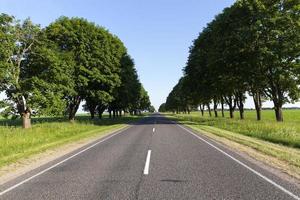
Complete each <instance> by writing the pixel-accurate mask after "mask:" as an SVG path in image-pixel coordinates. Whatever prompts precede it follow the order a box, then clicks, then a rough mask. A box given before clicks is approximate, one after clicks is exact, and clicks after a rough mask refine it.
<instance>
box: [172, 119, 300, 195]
mask: <svg viewBox="0 0 300 200" xmlns="http://www.w3.org/2000/svg"><path fill="white" fill-rule="evenodd" d="M175 124H176V125H177V126H179V127H180V128H182V129H183V130H185V131H187V132H188V133H190V134H192V135H193V136H195V137H197V138H198V139H200V140H202V141H203V142H205V143H206V144H208V145H209V146H211V147H213V148H214V149H216V150H217V151H219V152H221V153H222V154H224V155H225V156H227V157H229V158H231V159H232V160H234V161H235V162H237V163H238V164H240V165H242V166H243V167H245V168H247V169H248V170H250V171H251V172H253V173H254V174H256V175H257V176H259V177H261V178H262V179H264V180H265V181H267V182H269V183H270V184H272V185H273V186H275V187H276V188H278V189H280V190H281V191H283V192H284V193H286V194H288V195H289V196H291V197H293V198H294V199H297V200H300V197H299V196H297V195H295V194H293V193H292V192H291V191H289V190H287V189H285V188H284V187H282V186H281V185H279V184H277V183H275V182H274V181H272V180H271V179H269V178H268V177H266V176H264V175H262V174H261V173H259V172H258V171H256V170H255V169H252V168H251V167H249V166H248V165H246V164H245V163H243V162H241V161H239V160H238V159H236V158H234V157H233V156H231V155H229V154H228V153H226V152H225V151H223V150H222V149H220V148H218V147H216V146H215V145H213V144H212V143H210V142H208V141H207V140H205V139H203V138H202V137H200V136H199V135H197V134H195V133H193V132H192V131H190V130H188V129H187V128H185V127H183V126H182V125H179V124H177V123H176V122H175Z"/></svg>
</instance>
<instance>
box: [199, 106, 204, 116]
mask: <svg viewBox="0 0 300 200" xmlns="http://www.w3.org/2000/svg"><path fill="white" fill-rule="evenodd" d="M200 111H201V115H202V117H203V116H204V105H201V104H200Z"/></svg>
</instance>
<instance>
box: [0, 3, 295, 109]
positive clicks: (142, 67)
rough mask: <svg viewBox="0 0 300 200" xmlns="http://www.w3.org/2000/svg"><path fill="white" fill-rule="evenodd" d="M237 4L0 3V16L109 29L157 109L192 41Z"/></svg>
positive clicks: (174, 82) (179, 75)
mask: <svg viewBox="0 0 300 200" xmlns="http://www.w3.org/2000/svg"><path fill="white" fill-rule="evenodd" d="M234 2H235V0H210V1H207V0H151V1H146V0H126V1H125V0H84V1H82V0H72V1H71V0H42V1H41V0H0V12H1V13H7V14H10V15H14V16H15V17H16V18H17V19H21V20H23V19H25V18H27V17H30V18H31V20H32V21H33V22H34V23H37V24H41V26H42V27H45V26H47V25H48V24H49V23H51V22H53V21H55V20H56V19H57V18H58V17H60V16H68V17H83V18H86V19H87V20H89V21H91V22H94V23H96V24H98V25H100V26H103V27H105V28H107V29H108V30H109V31H110V32H111V33H113V34H115V35H117V36H118V37H119V38H120V39H121V40H122V41H123V42H124V44H125V46H126V47H127V49H128V52H129V54H130V55H131V56H132V57H133V58H134V60H135V64H136V68H137V71H138V74H139V77H140V80H141V82H142V83H143V85H144V87H145V89H146V90H147V91H148V93H149V96H150V99H151V102H152V104H153V105H154V106H155V107H156V108H158V107H159V105H160V104H161V103H163V102H164V101H165V99H166V97H167V95H168V94H169V92H170V91H171V89H172V88H173V86H174V85H175V84H176V83H177V81H178V80H179V78H180V77H181V76H182V68H183V67H184V66H185V63H186V61H187V57H188V51H189V47H190V46H191V44H192V41H193V40H194V39H195V38H196V37H197V36H198V34H199V32H200V31H201V30H202V29H203V28H204V27H205V26H206V24H207V23H209V22H210V21H211V20H213V18H214V16H215V15H217V14H218V13H220V12H221V11H222V10H223V9H224V8H225V7H228V6H230V5H232V4H233V3H234ZM2 97H3V94H2ZM266 106H272V104H270V103H267V104H266ZM298 106H300V105H298ZM246 107H253V104H252V102H251V101H249V100H247V101H246Z"/></svg>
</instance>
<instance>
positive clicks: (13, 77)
mask: <svg viewBox="0 0 300 200" xmlns="http://www.w3.org/2000/svg"><path fill="white" fill-rule="evenodd" d="M0 18H1V20H0V23H1V43H3V44H1V47H0V49H1V50H0V51H1V68H0V70H1V72H0V76H1V79H0V80H1V86H0V91H5V94H6V97H7V98H6V99H5V100H4V101H2V103H1V104H2V105H4V107H5V110H4V113H5V114H6V115H14V116H16V115H17V114H18V115H20V116H21V117H22V119H23V127H24V128H29V127H30V126H31V123H30V115H31V105H30V104H29V102H28V99H29V98H30V96H31V94H30V92H29V91H28V90H27V88H26V84H25V82H26V77H23V74H24V67H23V63H24V61H26V60H27V58H28V56H29V55H30V53H32V48H33V46H34V45H35V44H36V43H37V38H38V35H39V33H40V28H39V26H38V25H35V24H33V23H32V22H31V21H30V20H29V19H26V20H24V21H23V22H20V21H17V20H15V19H14V17H11V16H8V15H5V14H2V15H1V16H0ZM2 45H3V46H2Z"/></svg>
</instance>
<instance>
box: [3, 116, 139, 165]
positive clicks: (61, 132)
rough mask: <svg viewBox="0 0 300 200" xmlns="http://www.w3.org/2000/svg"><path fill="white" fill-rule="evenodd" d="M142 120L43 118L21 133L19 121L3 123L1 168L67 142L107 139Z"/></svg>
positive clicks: (130, 118) (85, 117)
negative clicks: (111, 133)
mask: <svg viewBox="0 0 300 200" xmlns="http://www.w3.org/2000/svg"><path fill="white" fill-rule="evenodd" d="M141 117H142V116H134V117H131V116H127V117H122V118H116V119H108V118H104V119H102V120H90V119H89V117H88V116H77V120H76V121H75V122H73V123H71V122H68V120H67V119H64V118H59V117H57V118H55V117H42V118H33V119H32V121H33V126H32V128H31V129H22V128H21V127H20V124H21V122H20V120H5V119H0V167H1V166H3V165H6V164H9V163H12V162H15V161H17V160H19V159H21V158H26V157H28V156H30V155H33V154H36V153H39V152H42V151H45V150H47V149H49V148H53V147H56V146H59V145H62V144H65V143H68V142H72V141H76V140H80V139H82V138H87V137H92V136H95V135H99V136H101V135H104V134H105V133H107V132H109V131H112V130H115V129H118V128H121V127H124V126H125V125H126V124H128V123H129V122H133V121H135V120H138V119H140V118H141Z"/></svg>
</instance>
